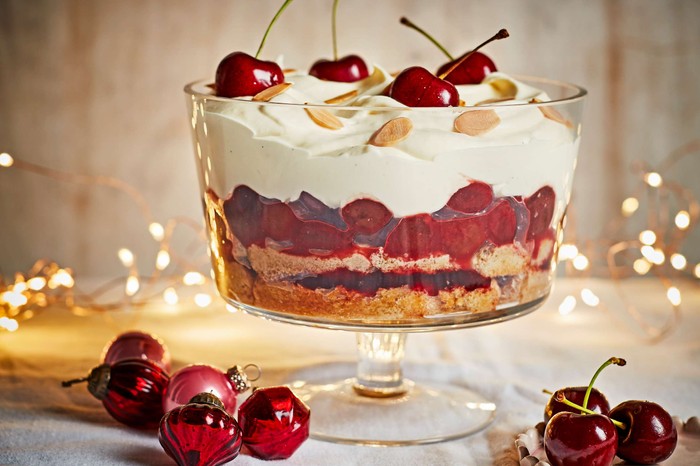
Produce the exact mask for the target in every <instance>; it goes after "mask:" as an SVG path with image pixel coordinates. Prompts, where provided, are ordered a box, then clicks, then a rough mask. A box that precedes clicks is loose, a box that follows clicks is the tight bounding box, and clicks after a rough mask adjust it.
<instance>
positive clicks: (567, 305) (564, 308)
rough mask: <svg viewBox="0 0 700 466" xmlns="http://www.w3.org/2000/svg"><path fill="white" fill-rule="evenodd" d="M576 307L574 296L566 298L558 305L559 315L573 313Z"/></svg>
mask: <svg viewBox="0 0 700 466" xmlns="http://www.w3.org/2000/svg"><path fill="white" fill-rule="evenodd" d="M575 307H576V298H575V297H574V296H571V295H569V296H567V297H566V298H564V300H563V301H562V302H561V304H560V305H559V314H561V315H563V316H565V315H569V314H571V313H572V312H573V310H574V308H575Z"/></svg>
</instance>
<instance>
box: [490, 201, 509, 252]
mask: <svg viewBox="0 0 700 466" xmlns="http://www.w3.org/2000/svg"><path fill="white" fill-rule="evenodd" d="M486 224H487V226H488V229H489V239H490V240H491V242H493V244H495V245H497V246H500V245H502V244H508V243H512V242H513V238H514V237H515V231H516V228H517V222H516V218H515V209H513V206H511V205H510V202H509V201H508V199H501V200H500V201H498V203H497V204H496V205H495V206H494V208H493V209H491V210H490V211H489V213H488V214H486Z"/></svg>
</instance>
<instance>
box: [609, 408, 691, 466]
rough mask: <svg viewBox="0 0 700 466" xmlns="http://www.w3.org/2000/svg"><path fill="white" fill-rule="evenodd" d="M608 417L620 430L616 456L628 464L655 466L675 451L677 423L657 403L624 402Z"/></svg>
mask: <svg viewBox="0 0 700 466" xmlns="http://www.w3.org/2000/svg"><path fill="white" fill-rule="evenodd" d="M609 416H610V418H611V419H612V421H613V422H614V423H615V425H616V426H617V427H618V431H617V435H618V438H619V440H618V445H617V456H619V457H620V458H622V459H623V460H625V461H628V462H630V463H636V464H656V463H659V462H661V461H664V460H665V459H667V458H668V457H670V456H671V454H672V453H673V451H674V450H675V449H676V443H677V442H678V433H677V432H676V426H675V423H674V422H673V419H672V418H671V415H670V414H669V413H668V412H667V411H666V410H665V409H663V408H662V407H661V406H659V405H658V404H656V403H653V402H651V401H639V400H629V401H625V402H623V403H620V404H619V405H617V406H615V407H614V408H613V409H612V410H611V411H610V414H609ZM618 422H619V424H618Z"/></svg>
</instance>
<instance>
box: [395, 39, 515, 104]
mask: <svg viewBox="0 0 700 466" xmlns="http://www.w3.org/2000/svg"><path fill="white" fill-rule="evenodd" d="M506 37H508V31H506V30H505V29H501V30H500V31H498V32H497V33H496V34H494V35H493V36H492V37H491V38H490V39H488V40H487V41H484V42H482V43H481V44H479V46H478V47H476V48H475V49H474V50H472V51H471V52H469V53H467V54H466V55H464V56H463V57H461V58H460V59H459V60H458V61H457V62H455V64H454V65H453V66H452V67H450V68H449V69H448V70H447V71H445V72H444V73H442V74H440V75H439V76H435V75H434V74H432V73H431V72H430V71H428V70H426V69H425V68H422V67H420V66H412V67H410V68H407V69H405V70H403V71H402V72H401V73H399V74H398V76H396V79H394V82H393V83H392V84H391V86H390V88H389V97H392V98H394V99H395V100H397V101H399V102H401V103H402V104H404V105H407V106H409V107H456V106H458V105H459V92H458V91H457V88H456V87H455V86H454V84H452V83H450V82H448V81H447V80H446V79H445V78H446V77H448V76H449V75H450V73H452V72H453V71H454V70H455V69H456V68H457V67H459V66H460V65H461V64H462V63H463V62H464V61H465V60H466V59H467V58H469V56H470V55H472V54H473V53H475V52H476V51H477V50H478V49H480V48H481V47H483V46H485V45H486V44H488V43H490V42H492V41H494V40H499V39H505V38H506Z"/></svg>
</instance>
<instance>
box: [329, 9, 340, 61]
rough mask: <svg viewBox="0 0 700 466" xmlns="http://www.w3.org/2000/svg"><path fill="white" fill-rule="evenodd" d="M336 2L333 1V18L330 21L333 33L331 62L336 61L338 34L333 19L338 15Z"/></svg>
mask: <svg viewBox="0 0 700 466" xmlns="http://www.w3.org/2000/svg"><path fill="white" fill-rule="evenodd" d="M338 1H339V0H333V17H332V21H331V31H333V60H335V61H338V34H337V33H336V29H335V18H336V16H337V13H338Z"/></svg>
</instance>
